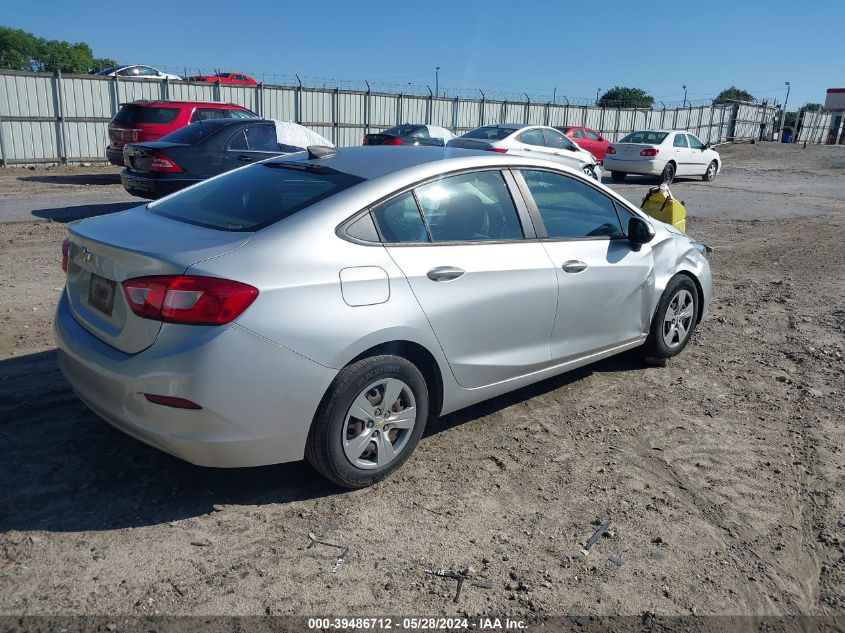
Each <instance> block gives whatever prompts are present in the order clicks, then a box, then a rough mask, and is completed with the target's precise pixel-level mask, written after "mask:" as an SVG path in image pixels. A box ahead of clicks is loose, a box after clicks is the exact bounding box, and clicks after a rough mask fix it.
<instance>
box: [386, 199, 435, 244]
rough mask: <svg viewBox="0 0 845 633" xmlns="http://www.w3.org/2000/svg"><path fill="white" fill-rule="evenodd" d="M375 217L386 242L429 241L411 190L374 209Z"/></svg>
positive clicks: (410, 242) (408, 242) (416, 242)
mask: <svg viewBox="0 0 845 633" xmlns="http://www.w3.org/2000/svg"><path fill="white" fill-rule="evenodd" d="M373 218H374V219H375V221H376V224H377V225H378V228H379V231H381V234H382V237H383V238H384V241H385V242H388V243H391V244H420V243H424V242H428V232H427V231H426V229H425V223H424V222H423V219H422V216H421V215H420V209H419V207H418V206H417V201H416V200H415V199H414V194H412V193H411V192H410V191H408V192H407V193H403V194H402V195H401V196H396V197H395V198H392V199H390V200H388V201H387V202H383V203H382V204H380V205H379V206H377V207H376V208H375V209H373Z"/></svg>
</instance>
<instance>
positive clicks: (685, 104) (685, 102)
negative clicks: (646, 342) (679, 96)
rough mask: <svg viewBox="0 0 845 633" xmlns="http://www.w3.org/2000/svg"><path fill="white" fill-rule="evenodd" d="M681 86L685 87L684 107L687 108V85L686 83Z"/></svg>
mask: <svg viewBox="0 0 845 633" xmlns="http://www.w3.org/2000/svg"><path fill="white" fill-rule="evenodd" d="M681 87H682V88H683V89H684V107H685V108H686V107H687V85H686V84H684V85H683V86H681Z"/></svg>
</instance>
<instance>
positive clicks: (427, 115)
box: [425, 86, 434, 125]
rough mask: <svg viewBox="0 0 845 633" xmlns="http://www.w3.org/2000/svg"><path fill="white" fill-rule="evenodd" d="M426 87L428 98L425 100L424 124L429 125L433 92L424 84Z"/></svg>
mask: <svg viewBox="0 0 845 633" xmlns="http://www.w3.org/2000/svg"><path fill="white" fill-rule="evenodd" d="M426 88H428V100H427V101H426V102H425V124H426V125H429V124H430V123H431V107H432V105H433V100H434V93H432V92H431V86H426Z"/></svg>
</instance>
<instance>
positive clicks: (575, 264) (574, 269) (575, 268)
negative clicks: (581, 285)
mask: <svg viewBox="0 0 845 633" xmlns="http://www.w3.org/2000/svg"><path fill="white" fill-rule="evenodd" d="M562 268H563V272H565V273H580V272H583V271H585V270H587V264H585V263H584V262H581V261H578V260H577V259H570V260H569V261H568V262H563V267H562Z"/></svg>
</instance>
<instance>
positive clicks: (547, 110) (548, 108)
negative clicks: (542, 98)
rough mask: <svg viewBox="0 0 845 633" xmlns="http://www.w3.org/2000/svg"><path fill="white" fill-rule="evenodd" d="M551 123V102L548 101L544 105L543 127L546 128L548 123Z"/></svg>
mask: <svg viewBox="0 0 845 633" xmlns="http://www.w3.org/2000/svg"><path fill="white" fill-rule="evenodd" d="M551 122H552V102H551V101H549V102H548V103H547V104H546V108H545V111H544V114H543V125H545V126H546V127H548V125H549V123H551Z"/></svg>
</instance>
